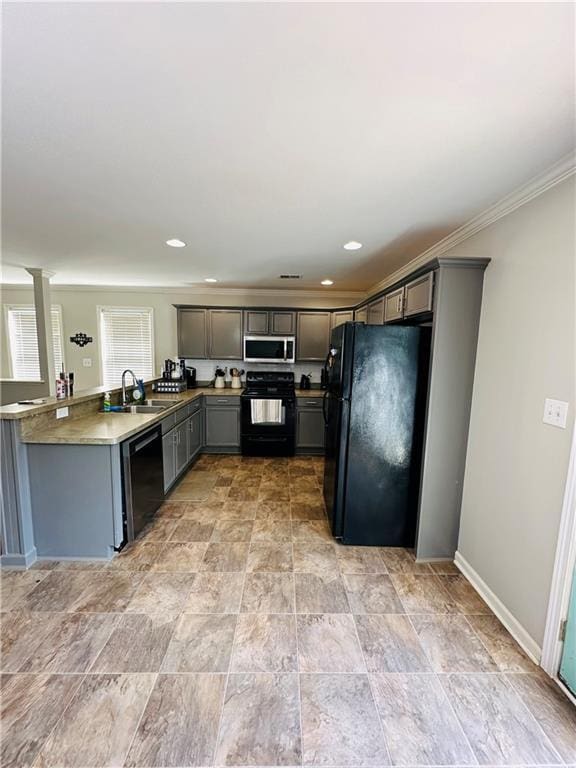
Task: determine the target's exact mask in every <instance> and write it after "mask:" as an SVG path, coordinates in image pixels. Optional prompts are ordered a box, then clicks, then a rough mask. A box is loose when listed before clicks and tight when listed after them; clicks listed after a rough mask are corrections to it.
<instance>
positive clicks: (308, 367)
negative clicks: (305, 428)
mask: <svg viewBox="0 0 576 768" xmlns="http://www.w3.org/2000/svg"><path fill="white" fill-rule="evenodd" d="M186 365H191V366H193V367H194V368H196V379H197V380H198V381H199V382H203V381H211V380H212V379H213V378H214V371H215V369H216V368H227V369H228V371H230V368H240V370H242V369H244V371H248V370H250V371H276V370H278V371H294V381H295V382H296V386H298V384H299V383H300V377H301V376H302V374H303V373H306V374H308V373H311V374H312V379H311V383H312V386H313V387H314V386H316V387H319V386H320V371H321V370H322V363H294V365H279V364H275V363H245V362H244V361H243V360H186ZM244 380H245V376H242V381H243V382H244ZM229 381H230V373H228V375H227V376H226V382H227V383H228V382H229Z"/></svg>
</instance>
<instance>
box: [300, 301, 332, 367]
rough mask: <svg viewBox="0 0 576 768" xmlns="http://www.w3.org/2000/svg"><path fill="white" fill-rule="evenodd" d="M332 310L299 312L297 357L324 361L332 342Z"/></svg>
mask: <svg viewBox="0 0 576 768" xmlns="http://www.w3.org/2000/svg"><path fill="white" fill-rule="evenodd" d="M331 314H332V313H331V312H298V329H297V333H296V359H297V360H310V361H323V360H325V359H326V355H327V354H328V345H329V344H330V323H331Z"/></svg>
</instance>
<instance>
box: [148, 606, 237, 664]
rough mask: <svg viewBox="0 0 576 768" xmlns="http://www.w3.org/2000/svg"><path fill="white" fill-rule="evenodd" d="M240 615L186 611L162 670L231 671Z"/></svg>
mask: <svg viewBox="0 0 576 768" xmlns="http://www.w3.org/2000/svg"><path fill="white" fill-rule="evenodd" d="M235 627H236V615H234V614H216V613H207V614H206V613H205V614H194V613H185V614H183V615H182V616H181V617H180V619H179V620H178V622H177V624H176V628H175V630H174V634H173V635H172V639H171V641H170V645H169V646H168V650H167V651H166V656H165V657H164V661H163V662H162V672H224V673H225V672H228V667H229V664H230V654H231V652H232V643H233V641H234V629H235Z"/></svg>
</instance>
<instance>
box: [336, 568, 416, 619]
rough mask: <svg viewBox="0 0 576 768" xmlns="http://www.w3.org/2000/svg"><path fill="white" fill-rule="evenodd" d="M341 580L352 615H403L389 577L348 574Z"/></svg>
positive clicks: (370, 574)
mask: <svg viewBox="0 0 576 768" xmlns="http://www.w3.org/2000/svg"><path fill="white" fill-rule="evenodd" d="M343 580H344V587H345V589H346V593H347V595H348V601H349V602H350V608H351V610H352V613H404V608H403V606H402V603H401V602H400V600H399V598H398V593H397V592H396V589H395V588H394V584H393V583H392V580H391V578H390V576H387V575H386V574H384V573H382V574H380V573H369V574H360V573H357V574H353V573H350V574H346V575H344V576H343Z"/></svg>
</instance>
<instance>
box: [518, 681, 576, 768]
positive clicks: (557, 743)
mask: <svg viewBox="0 0 576 768" xmlns="http://www.w3.org/2000/svg"><path fill="white" fill-rule="evenodd" d="M507 679H508V681H509V682H510V684H511V685H512V687H513V688H514V690H515V691H516V693H517V694H518V696H519V697H520V698H521V699H522V701H523V702H524V703H525V704H526V706H527V707H528V709H529V710H530V712H531V713H532V714H533V715H534V717H535V718H536V720H537V721H538V723H539V725H540V727H541V728H542V730H543V731H544V733H545V734H546V736H548V738H549V739H550V741H551V742H552V745H553V746H554V748H555V749H556V751H557V752H558V753H559V755H560V757H561V758H562V759H563V760H564V762H565V763H567V764H576V708H575V707H574V705H573V704H572V703H571V702H570V701H569V700H568V697H567V696H565V695H564V694H563V693H562V692H561V691H560V689H559V688H558V686H557V685H556V683H554V682H553V681H552V680H550V679H549V678H547V677H546V675H544V674H543V672H542V671H541V670H539V671H538V672H537V673H536V674H531V675H526V674H517V675H508V676H507Z"/></svg>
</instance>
